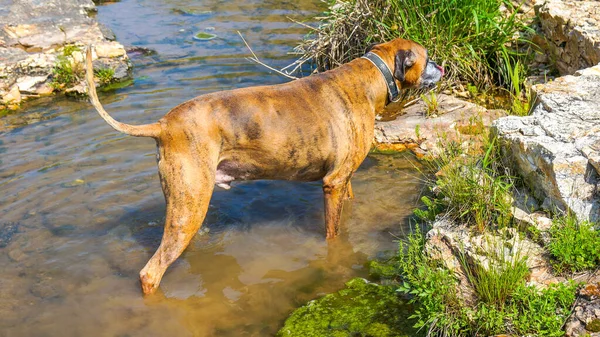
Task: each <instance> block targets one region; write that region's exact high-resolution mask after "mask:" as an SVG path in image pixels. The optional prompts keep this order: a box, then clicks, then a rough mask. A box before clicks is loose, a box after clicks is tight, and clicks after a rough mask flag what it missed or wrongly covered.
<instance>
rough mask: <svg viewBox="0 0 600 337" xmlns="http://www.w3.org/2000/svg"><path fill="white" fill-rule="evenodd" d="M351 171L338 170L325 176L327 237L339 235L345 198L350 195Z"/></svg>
mask: <svg viewBox="0 0 600 337" xmlns="http://www.w3.org/2000/svg"><path fill="white" fill-rule="evenodd" d="M351 174H352V173H351V172H350V173H343V172H337V173H335V174H331V175H327V176H326V177H324V178H323V193H324V196H325V227H326V228H327V238H328V239H333V238H335V237H336V236H337V235H338V232H339V227H340V221H341V217H342V206H343V205H344V199H345V198H347V197H348V185H349V183H350V176H351Z"/></svg>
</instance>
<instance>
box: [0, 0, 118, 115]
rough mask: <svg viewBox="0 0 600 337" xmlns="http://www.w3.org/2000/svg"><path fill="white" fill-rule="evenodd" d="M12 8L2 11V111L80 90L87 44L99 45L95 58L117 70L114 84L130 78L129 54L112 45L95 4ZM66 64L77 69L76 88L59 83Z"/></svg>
mask: <svg viewBox="0 0 600 337" xmlns="http://www.w3.org/2000/svg"><path fill="white" fill-rule="evenodd" d="M9 4H10V5H8V6H6V7H4V8H2V10H0V109H2V108H6V107H13V108H14V107H18V104H19V103H20V102H21V100H22V99H23V98H27V97H37V96H40V95H47V94H50V93H52V92H53V91H55V90H64V89H69V88H70V87H74V86H77V85H78V83H79V82H81V81H83V72H82V70H83V66H82V62H83V57H82V56H83V53H82V51H83V49H84V47H85V46H87V45H94V46H95V48H96V53H95V54H94V59H97V58H99V59H100V60H106V61H105V63H108V64H110V67H111V68H112V69H113V70H115V76H114V77H113V78H114V79H121V78H123V77H125V76H126V75H125V76H124V75H123V73H124V71H123V69H126V70H125V74H127V72H128V70H129V68H130V63H129V59H128V57H127V54H126V53H125V49H124V48H123V46H122V45H120V44H119V43H117V42H114V41H110V39H111V34H107V32H106V28H105V27H101V26H100V25H99V24H98V22H96V19H94V18H92V17H90V16H89V13H90V12H94V11H96V7H95V5H94V3H93V2H92V1H91V0H48V1H37V0H13V1H10V2H9ZM113 39H114V35H113ZM65 59H66V61H67V62H63V63H59V62H61V60H65ZM60 64H62V65H63V66H65V65H69V66H70V67H71V68H72V69H71V70H73V72H74V73H75V74H76V77H77V78H76V81H75V82H76V83H60V82H57V78H58V77H57V76H58V75H57V72H60V69H59V70H57V67H58V66H59V65H60ZM63 84H64V85H63ZM15 88H17V89H15ZM15 90H18V93H17V92H16V91H15Z"/></svg>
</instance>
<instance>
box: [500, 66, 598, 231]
mask: <svg viewBox="0 0 600 337" xmlns="http://www.w3.org/2000/svg"><path fill="white" fill-rule="evenodd" d="M579 74H581V75H579V76H571V75H569V76H564V77H560V78H558V79H556V80H555V81H553V82H550V83H546V84H538V85H535V86H533V88H532V90H533V91H534V92H535V93H536V95H537V97H538V101H539V104H538V105H537V106H536V107H535V108H534V110H533V113H532V115H531V116H527V117H515V116H510V117H504V118H500V119H498V120H497V121H495V122H494V123H493V128H494V130H495V132H496V133H497V134H498V136H499V137H500V139H501V140H502V141H501V142H500V143H501V144H502V145H503V147H504V150H505V153H506V154H507V155H508V156H507V157H508V159H509V160H510V161H511V162H512V164H513V166H515V168H516V169H517V172H518V174H519V175H521V176H522V177H523V178H524V181H525V183H527V185H528V186H529V188H530V189H531V190H532V192H533V194H534V195H535V197H536V198H538V199H539V200H543V201H544V203H543V204H544V206H545V207H548V208H550V209H551V210H554V209H558V210H562V211H565V210H571V211H573V212H574V213H575V214H576V215H577V217H578V218H579V219H582V220H583V219H589V220H592V221H597V220H600V197H599V196H598V188H599V183H600V176H599V174H600V165H599V159H600V65H598V66H595V67H593V68H591V69H586V70H584V71H581V72H579Z"/></svg>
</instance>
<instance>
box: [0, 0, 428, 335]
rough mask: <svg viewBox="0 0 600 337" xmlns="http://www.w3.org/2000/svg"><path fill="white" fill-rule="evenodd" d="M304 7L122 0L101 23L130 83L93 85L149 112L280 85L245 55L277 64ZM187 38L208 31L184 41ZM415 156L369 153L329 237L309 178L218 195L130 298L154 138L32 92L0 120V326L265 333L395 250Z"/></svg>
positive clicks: (146, 244) (157, 198)
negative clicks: (220, 93) (115, 42)
mask: <svg viewBox="0 0 600 337" xmlns="http://www.w3.org/2000/svg"><path fill="white" fill-rule="evenodd" d="M323 9H324V8H323V3H322V2H320V1H318V0H314V1H306V0H304V1H258V0H252V1H244V2H233V1H215V0H212V1H204V2H198V1H183V0H181V1H174V0H171V1H165V0H161V1H158V0H123V1H121V2H117V3H111V4H107V5H103V6H101V7H99V13H98V18H99V20H100V21H101V22H103V23H104V24H106V25H107V26H109V27H110V28H112V29H113V30H114V31H115V33H116V35H117V38H118V39H119V41H121V42H122V43H123V44H125V45H127V46H139V47H146V48H150V49H152V50H154V51H156V54H153V55H145V56H144V55H136V54H132V57H133V63H134V65H135V70H134V72H133V76H134V78H135V84H134V85H132V86H129V87H126V88H124V89H119V90H117V91H112V92H109V93H105V94H103V95H101V97H100V99H101V100H102V102H103V103H104V104H105V108H106V109H107V110H108V111H110V112H111V114H112V115H113V116H114V117H115V118H117V119H119V120H122V121H126V122H129V123H133V124H136V123H137V124H141V123H148V122H152V121H156V120H157V119H159V118H160V117H161V116H162V115H164V114H165V113H166V112H167V111H168V110H169V109H171V108H172V107H174V106H175V105H176V104H177V103H179V102H182V101H184V100H187V99H190V98H192V97H194V96H196V95H199V94H203V93H207V92H212V91H215V90H223V89H230V88H235V87H245V86H250V85H257V84H272V83H280V82H283V81H286V79H284V78H282V77H281V76H279V75H275V74H271V73H269V72H268V71H267V70H266V69H265V68H264V67H262V66H260V65H256V64H254V63H252V62H250V61H247V60H246V59H245V57H246V56H248V54H249V52H248V50H247V49H246V47H245V46H244V44H243V42H242V41H241V39H240V37H239V35H238V33H237V31H240V32H241V33H242V34H243V35H244V37H245V38H246V40H247V41H248V43H249V44H250V45H251V46H252V48H253V50H254V51H255V52H256V53H257V54H258V55H259V57H261V58H262V59H263V60H264V61H265V62H267V63H269V64H271V65H274V66H276V67H282V66H284V65H287V64H289V63H290V62H291V61H292V60H293V59H294V56H292V55H289V54H288V53H289V52H290V51H291V49H292V47H293V46H294V45H295V44H296V43H297V41H299V39H301V38H302V36H303V35H304V34H306V29H305V28H304V27H302V26H300V25H297V24H294V23H292V22H291V21H290V19H289V18H294V19H297V20H302V21H305V22H307V23H308V24H314V22H312V21H311V19H310V18H312V17H314V16H315V15H316V14H318V13H319V12H320V11H322V10H323ZM198 32H209V33H212V34H216V35H217V38H216V39H213V40H210V41H196V40H194V39H193V35H194V34H195V33H198ZM416 176H417V173H416V172H415V170H414V163H413V162H412V161H411V160H410V159H407V158H404V157H402V156H400V157H392V156H384V155H371V156H369V158H367V160H366V161H365V163H364V164H363V166H362V167H361V169H360V170H359V171H358V172H357V173H356V175H355V177H354V180H353V186H354V192H355V194H356V199H355V200H353V201H351V202H348V203H346V205H345V209H344V218H343V224H342V234H341V236H340V237H339V238H338V239H337V240H335V241H334V242H332V243H330V244H327V242H326V241H325V239H324V221H323V201H322V191H321V188H320V184H319V183H316V182H315V183H292V182H281V181H256V182H247V183H239V184H234V187H233V188H232V189H231V190H230V191H223V190H220V189H218V188H217V189H216V190H215V193H214V195H213V199H212V201H211V206H210V209H209V213H208V215H207V218H206V220H205V223H204V226H203V228H202V230H201V232H200V233H199V235H197V236H196V237H195V238H194V239H193V241H192V243H191V244H190V246H189V248H188V249H187V250H186V251H185V252H184V254H183V255H182V256H181V258H179V260H177V262H176V263H174V264H173V265H172V267H171V268H170V269H169V270H168V271H167V273H166V275H165V277H164V279H163V281H162V284H161V287H160V289H159V292H158V293H157V294H156V295H154V296H151V297H148V298H143V297H142V295H141V292H140V288H139V281H138V272H139V270H140V269H141V268H142V267H143V266H144V265H145V263H146V261H147V260H148V259H149V258H150V256H151V255H152V254H153V252H154V250H155V249H156V248H157V246H158V244H159V242H160V238H161V235H162V222H163V217H164V211H165V203H164V199H163V196H162V192H161V189H160V184H159V181H158V176H157V170H156V164H155V144H154V141H153V140H152V139H140V138H134V137H129V136H125V135H122V134H119V133H117V132H115V131H113V130H112V129H111V128H110V127H109V126H108V125H107V124H106V123H105V122H104V121H103V120H102V119H101V118H100V117H99V116H98V114H97V113H96V112H95V111H94V110H93V109H92V108H91V106H90V105H89V104H88V103H87V102H83V101H76V100H72V99H64V98H55V99H44V100H38V101H35V102H32V103H29V104H27V105H26V106H25V109H24V110H23V111H20V112H18V113H16V114H12V115H9V116H6V117H3V118H1V119H0V217H1V218H0V266H2V276H1V277H0V336H269V335H272V334H273V333H274V332H276V331H277V329H278V328H279V327H280V325H281V323H282V322H283V320H284V319H285V318H286V317H287V315H289V313H290V312H291V311H292V310H293V309H294V308H295V307H298V306H300V305H302V304H304V303H305V302H306V301H308V300H310V299H313V298H316V297H318V296H319V295H321V294H323V293H326V292H331V291H335V290H337V289H339V288H341V287H342V286H343V283H344V282H345V281H347V280H349V279H350V278H352V277H355V276H362V277H364V276H366V275H367V270H366V268H365V267H364V263H365V262H366V261H367V259H369V258H373V257H375V256H377V254H380V253H381V252H382V251H386V250H391V249H394V248H395V246H396V243H394V240H395V238H397V237H402V236H404V235H405V233H406V232H407V231H408V229H407V228H406V218H407V216H408V215H409V214H410V212H411V209H412V208H413V207H414V205H415V203H416V200H417V198H418V191H419V188H420V186H419V183H418V181H417V179H416V178H415V177H416Z"/></svg>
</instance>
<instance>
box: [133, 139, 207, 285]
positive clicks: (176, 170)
mask: <svg viewBox="0 0 600 337" xmlns="http://www.w3.org/2000/svg"><path fill="white" fill-rule="evenodd" d="M165 155H166V156H168V155H169V154H165ZM161 157H162V156H161ZM215 166H216V165H214V164H212V161H211V160H209V158H201V157H200V156H198V155H197V154H196V155H191V154H190V153H186V152H182V151H181V150H180V151H179V152H178V153H175V154H171V156H170V158H169V157H167V158H161V160H160V161H159V164H158V167H159V173H160V178H161V183H162V186H163V192H164V195H165V199H166V203H167V214H166V219H165V230H164V233H163V237H162V241H161V242H160V246H159V247H158V249H157V250H156V253H154V255H153V256H152V258H151V259H150V260H149V261H148V263H147V264H146V266H145V267H144V269H142V271H141V272H140V281H141V283H142V291H143V292H144V294H145V295H149V294H152V293H154V292H155V291H156V289H157V288H158V285H159V284H160V280H161V279H162V277H163V275H164V273H165V271H166V270H167V268H168V267H169V266H170V265H171V264H172V263H173V262H174V261H175V260H176V259H177V258H178V257H179V256H180V255H181V253H183V251H184V250H185V249H186V248H187V246H188V244H189V243H190V240H191V239H192V238H193V237H194V235H196V233H197V232H198V229H200V226H201V225H202V222H203V221H204V217H205V216H206V212H207V210H208V204H209V202H210V198H211V195H212V192H213V188H214V183H215V173H214V171H215V169H216V168H215Z"/></svg>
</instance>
